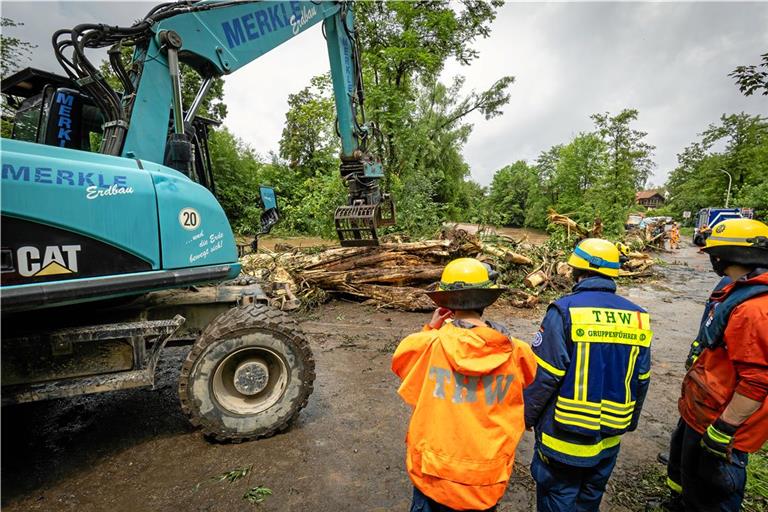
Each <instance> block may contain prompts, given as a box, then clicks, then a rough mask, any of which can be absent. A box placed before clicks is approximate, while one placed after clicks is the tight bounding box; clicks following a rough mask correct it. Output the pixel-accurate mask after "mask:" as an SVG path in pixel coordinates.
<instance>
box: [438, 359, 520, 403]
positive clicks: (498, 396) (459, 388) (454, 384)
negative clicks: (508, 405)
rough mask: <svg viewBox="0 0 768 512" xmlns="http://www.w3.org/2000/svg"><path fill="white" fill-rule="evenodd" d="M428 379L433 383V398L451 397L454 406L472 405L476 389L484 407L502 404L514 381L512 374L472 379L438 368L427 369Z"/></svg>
mask: <svg viewBox="0 0 768 512" xmlns="http://www.w3.org/2000/svg"><path fill="white" fill-rule="evenodd" d="M429 378H430V380H434V381H435V388H434V391H433V392H432V396H433V397H434V398H437V399H440V400H446V399H447V397H451V402H453V403H454V404H461V403H470V404H473V403H475V402H477V394H478V389H482V394H483V396H484V398H485V403H486V405H493V404H497V403H501V402H503V401H504V397H506V396H507V392H508V391H509V388H510V386H511V385H512V382H513V381H514V380H515V376H514V375H512V374H502V375H482V376H480V377H473V376H470V375H464V374H462V373H459V372H457V371H452V370H450V369H448V368H441V367H439V366H430V367H429ZM481 384H482V386H481ZM449 388H452V391H446V389H449Z"/></svg>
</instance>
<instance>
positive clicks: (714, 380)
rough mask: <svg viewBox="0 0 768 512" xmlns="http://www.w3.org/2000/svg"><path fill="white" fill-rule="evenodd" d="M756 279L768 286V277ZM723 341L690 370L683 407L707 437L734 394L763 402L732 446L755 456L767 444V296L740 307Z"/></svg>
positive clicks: (688, 419)
mask: <svg viewBox="0 0 768 512" xmlns="http://www.w3.org/2000/svg"><path fill="white" fill-rule="evenodd" d="M751 280H754V282H756V283H763V284H768V273H764V274H761V275H759V276H757V277H754V278H752V279H751ZM751 280H750V281H751ZM729 286H732V285H729ZM723 339H724V341H725V343H724V344H722V345H720V346H718V347H716V348H712V349H706V350H704V351H703V352H702V353H701V356H699V358H698V359H697V360H696V362H695V363H694V364H693V365H692V366H691V369H690V370H688V373H687V374H686V376H685V378H684V379H683V392H682V396H681V397H680V400H679V402H678V407H679V409H680V414H681V416H682V417H683V419H684V420H685V422H686V423H688V425H690V426H691V427H692V428H693V429H694V430H696V431H697V432H699V433H704V431H705V430H706V428H707V426H709V425H710V424H712V423H713V422H714V421H715V420H716V419H717V418H718V417H720V415H721V414H722V413H723V410H725V408H726V406H727V405H728V404H729V403H730V401H731V399H732V398H733V394H734V393H737V392H738V393H739V394H740V395H743V396H746V397H747V398H751V399H752V400H756V401H759V402H762V403H763V405H762V407H760V409H758V410H757V412H755V413H754V414H752V416H750V417H749V419H747V421H746V422H744V423H743V424H742V425H741V427H739V429H738V430H737V432H736V437H735V439H734V444H733V446H734V448H736V449H737V450H741V451H744V452H747V453H753V452H756V451H757V450H759V449H760V448H761V447H762V446H763V444H764V443H765V442H766V441H767V440H768V400H767V399H766V396H768V294H764V295H758V296H757V297H753V298H751V299H748V300H746V301H744V302H742V303H741V304H739V305H738V306H736V307H735V308H734V309H733V311H732V312H731V315H730V317H729V318H728V324H727V326H726V328H725V333H724V336H723Z"/></svg>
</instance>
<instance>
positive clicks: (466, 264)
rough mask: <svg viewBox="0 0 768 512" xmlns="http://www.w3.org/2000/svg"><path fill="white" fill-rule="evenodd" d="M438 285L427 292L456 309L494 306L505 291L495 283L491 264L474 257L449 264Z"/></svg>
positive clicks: (445, 304)
mask: <svg viewBox="0 0 768 512" xmlns="http://www.w3.org/2000/svg"><path fill="white" fill-rule="evenodd" d="M436 288H437V289H436V290H435V291H431V292H427V295H428V296H429V298H430V299H432V300H433V301H434V303H435V304H437V305H438V306H442V307H445V308H448V309H454V310H456V309H482V308H484V307H486V306H490V305H491V304H493V303H494V302H495V301H496V299H498V298H499V296H500V295H501V294H502V293H504V290H505V289H504V288H501V287H499V286H497V285H496V283H494V282H493V280H492V279H491V275H490V273H489V271H488V267H487V266H486V265H485V264H483V263H482V262H480V261H478V260H476V259H474V258H458V259H455V260H453V261H451V262H450V263H448V264H447V265H446V266H445V268H444V269H443V274H442V276H441V278H440V282H439V283H437V287H436Z"/></svg>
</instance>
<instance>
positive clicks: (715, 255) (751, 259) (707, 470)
mask: <svg viewBox="0 0 768 512" xmlns="http://www.w3.org/2000/svg"><path fill="white" fill-rule="evenodd" d="M702 250H703V251H704V252H705V253H707V254H709V258H710V262H711V263H712V268H713V269H714V271H715V272H716V273H717V275H719V276H721V277H722V276H727V277H729V278H730V279H731V283H730V284H727V285H726V286H724V287H722V288H721V289H717V290H716V291H714V292H713V293H712V295H711V296H710V298H709V301H708V307H707V311H706V314H705V315H704V318H702V321H701V326H700V327H699V332H698V335H697V336H696V341H695V342H694V344H693V345H692V348H691V354H690V355H689V357H688V361H689V364H690V367H689V369H688V372H687V373H686V375H685V377H684V379H683V385H682V393H681V396H680V399H679V400H678V409H679V412H680V421H679V422H678V425H677V428H676V429H675V431H674V432H673V434H672V439H671V443H670V452H669V462H668V464H667V484H668V485H669V487H670V488H671V489H672V497H671V499H670V500H668V501H667V502H665V504H664V507H665V508H666V509H667V510H690V511H704V510H718V511H724V512H728V511H737V510H739V509H740V508H741V502H742V500H743V498H744V486H745V484H746V469H745V468H746V465H747V459H748V454H749V453H753V452H755V451H757V450H759V449H760V448H761V447H762V446H763V444H765V442H766V441H768V225H766V224H764V223H762V222H759V221H756V220H751V219H729V220H725V221H723V222H720V223H719V224H717V226H715V228H714V229H713V230H712V234H711V235H710V236H709V237H708V238H707V240H706V245H705V247H704V248H703V249H702Z"/></svg>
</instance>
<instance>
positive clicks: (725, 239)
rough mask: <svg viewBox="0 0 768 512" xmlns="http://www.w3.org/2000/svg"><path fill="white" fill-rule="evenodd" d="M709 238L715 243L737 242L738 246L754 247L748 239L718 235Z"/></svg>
mask: <svg viewBox="0 0 768 512" xmlns="http://www.w3.org/2000/svg"><path fill="white" fill-rule="evenodd" d="M708 238H709V240H711V241H713V242H736V243H737V244H744V245H752V244H751V243H750V242H749V241H748V239H746V238H739V237H732V236H717V235H709V237H708Z"/></svg>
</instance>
